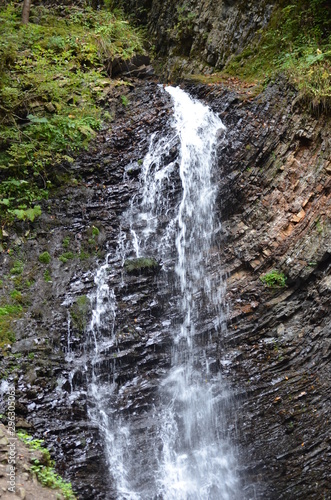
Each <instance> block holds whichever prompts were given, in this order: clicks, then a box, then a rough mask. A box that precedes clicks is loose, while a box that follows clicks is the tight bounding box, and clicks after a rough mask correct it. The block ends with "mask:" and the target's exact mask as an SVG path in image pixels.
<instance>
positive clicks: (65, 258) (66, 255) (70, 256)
mask: <svg viewBox="0 0 331 500" xmlns="http://www.w3.org/2000/svg"><path fill="white" fill-rule="evenodd" d="M74 257H75V255H74V254H73V253H72V252H64V253H63V254H62V255H60V257H59V260H60V261H61V262H63V263H64V264H65V263H66V262H67V261H68V260H70V259H73V258H74Z"/></svg>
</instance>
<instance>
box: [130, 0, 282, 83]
mask: <svg viewBox="0 0 331 500" xmlns="http://www.w3.org/2000/svg"><path fill="white" fill-rule="evenodd" d="M121 3H122V5H123V8H124V9H125V10H126V11H127V12H128V13H130V14H132V13H134V16H135V17H136V18H137V19H138V20H139V22H141V23H144V24H145V25H146V26H147V28H148V30H149V33H150V34H151V36H152V38H153V42H154V44H155V51H156V53H157V54H158V56H160V57H161V58H163V59H162V63H161V65H160V68H159V72H160V73H161V74H162V75H163V76H164V77H165V78H169V79H171V80H173V79H174V78H177V77H179V76H183V75H187V74H190V73H200V72H203V73H207V74H208V73H210V72H212V71H213V70H214V69H222V68H223V67H224V66H225V65H226V63H228V62H229V60H230V59H231V58H232V57H234V56H235V55H238V54H240V53H241V52H242V51H243V49H244V48H245V47H246V46H247V45H248V44H249V43H250V42H251V41H252V40H253V38H255V39H257V38H256V37H258V36H259V35H258V33H259V30H261V29H263V28H264V27H265V26H266V25H267V23H268V21H269V20H270V17H271V14H272V11H273V9H274V7H275V5H277V4H278V3H279V2H277V1H276V0H263V1H261V2H246V1H243V0H217V1H213V0H202V1H200V0H189V1H184V0H181V1H179V2H176V1H174V0H165V1H161V0H148V1H146V0H128V1H125V2H121Z"/></svg>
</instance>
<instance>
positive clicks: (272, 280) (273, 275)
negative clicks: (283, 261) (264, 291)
mask: <svg viewBox="0 0 331 500" xmlns="http://www.w3.org/2000/svg"><path fill="white" fill-rule="evenodd" d="M286 279H287V278H286V276H285V275H284V274H283V273H280V272H279V271H277V270H276V269H273V270H272V271H270V272H269V273H267V274H265V275H264V276H261V277H260V280H261V281H262V283H264V285H266V286H267V287H269V288H283V287H285V286H286Z"/></svg>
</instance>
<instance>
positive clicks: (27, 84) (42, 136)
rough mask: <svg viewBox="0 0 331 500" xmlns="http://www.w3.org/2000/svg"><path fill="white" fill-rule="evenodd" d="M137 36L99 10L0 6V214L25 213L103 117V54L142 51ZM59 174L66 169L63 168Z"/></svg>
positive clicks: (36, 208) (32, 214)
mask: <svg viewBox="0 0 331 500" xmlns="http://www.w3.org/2000/svg"><path fill="white" fill-rule="evenodd" d="M142 50H143V45H142V37H141V35H140V34H139V33H138V31H137V30H135V29H133V28H131V27H130V26H129V24H128V23H127V22H126V21H125V20H124V19H123V18H122V17H121V15H120V13H118V12H117V13H116V15H115V14H114V13H112V12H109V11H107V10H98V11H94V10H92V9H91V8H90V7H88V6H86V7H85V8H84V9H83V8H81V7H77V6H74V5H71V6H67V7H64V6H62V7H61V9H60V8H59V9H58V10H56V8H52V9H49V8H47V7H44V6H42V5H36V6H32V8H31V13H30V22H29V24H27V25H22V24H21V4H18V3H16V2H13V1H12V2H7V3H6V5H5V6H2V7H1V8H0V216H1V219H2V225H3V224H4V223H5V222H9V221H10V220H13V219H14V218H18V219H21V220H30V221H33V220H34V219H35V218H36V217H38V216H39V215H40V214H41V207H40V205H39V202H40V200H42V199H43V198H47V196H48V193H49V190H50V189H51V188H52V186H54V185H59V184H61V182H62V181H63V177H64V172H65V170H64V169H66V170H67V171H69V173H70V165H71V164H72V163H73V161H74V158H75V155H76V154H77V152H78V151H79V150H81V149H83V148H87V147H88V144H89V142H90V140H91V139H92V138H93V137H94V136H95V134H96V132H97V131H98V130H99V129H100V128H101V126H102V123H103V122H105V121H107V120H108V121H109V120H111V116H110V115H109V113H107V112H104V111H103V109H102V103H103V102H104V101H105V99H106V96H107V91H109V88H110V85H111V83H112V82H111V80H110V79H109V78H108V76H107V73H106V71H105V66H106V64H107V61H111V60H113V59H114V58H115V57H119V58H122V59H128V58H130V57H131V56H132V55H133V54H134V53H139V52H142ZM66 179H68V175H67V173H66Z"/></svg>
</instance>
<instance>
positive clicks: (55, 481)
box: [17, 431, 76, 500]
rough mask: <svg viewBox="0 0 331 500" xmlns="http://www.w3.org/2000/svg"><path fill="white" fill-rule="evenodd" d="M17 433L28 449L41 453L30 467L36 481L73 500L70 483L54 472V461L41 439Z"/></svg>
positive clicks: (67, 499) (20, 432) (66, 499)
mask: <svg viewBox="0 0 331 500" xmlns="http://www.w3.org/2000/svg"><path fill="white" fill-rule="evenodd" d="M17 435H18V437H19V439H21V441H23V443H25V444H26V445H27V447H28V448H29V449H30V450H36V451H39V452H41V454H42V459H41V460H38V459H34V460H33V465H32V466H31V467H30V470H31V472H33V473H35V474H36V476H37V479H38V481H39V482H40V483H41V484H42V485H43V486H47V487H48V488H52V489H58V490H60V491H61V493H62V495H63V497H64V498H65V500H75V499H76V496H75V495H74V493H73V491H72V486H71V484H70V483H68V482H66V481H64V480H63V479H62V477H61V476H60V475H59V474H57V473H56V472H55V469H54V462H53V460H51V456H50V453H49V450H48V449H47V448H45V447H44V446H43V444H44V441H43V440H42V439H33V437H32V436H29V435H28V434H26V433H25V432H22V431H19V432H18V433H17Z"/></svg>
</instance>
